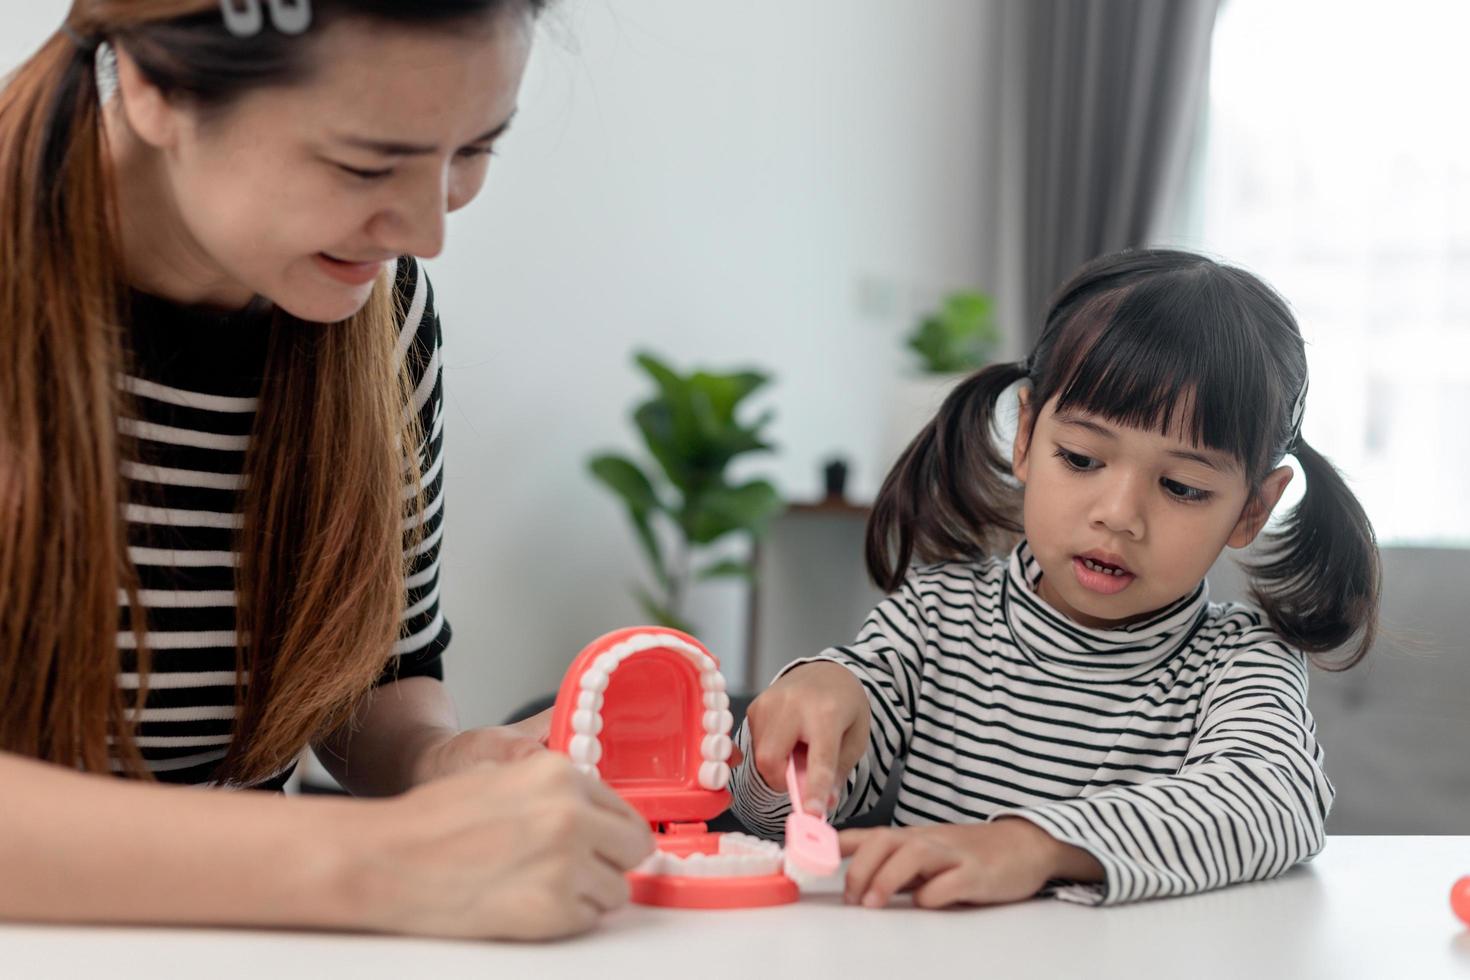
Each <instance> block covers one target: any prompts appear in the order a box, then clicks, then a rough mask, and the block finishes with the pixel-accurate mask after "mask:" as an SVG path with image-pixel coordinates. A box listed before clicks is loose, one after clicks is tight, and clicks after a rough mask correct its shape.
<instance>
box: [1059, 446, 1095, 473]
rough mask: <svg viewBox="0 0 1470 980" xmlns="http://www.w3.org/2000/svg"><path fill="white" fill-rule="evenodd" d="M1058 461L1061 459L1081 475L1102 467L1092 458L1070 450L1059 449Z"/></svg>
mask: <svg viewBox="0 0 1470 980" xmlns="http://www.w3.org/2000/svg"><path fill="white" fill-rule="evenodd" d="M1057 459H1060V460H1061V461H1062V462H1063V463H1065V464H1067V466H1068V467H1070V468H1071V469H1074V470H1077V471H1078V472H1079V473H1089V472H1091V471H1092V470H1095V469H1097V468H1098V467H1099V466H1100V465H1102V464H1100V463H1099V462H1098V461H1097V460H1095V459H1093V458H1092V457H1091V456H1084V455H1082V454H1081V453H1074V452H1072V451H1071V450H1069V449H1062V448H1060V447H1058V448H1057Z"/></svg>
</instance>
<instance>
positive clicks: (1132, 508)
mask: <svg viewBox="0 0 1470 980" xmlns="http://www.w3.org/2000/svg"><path fill="white" fill-rule="evenodd" d="M1141 483H1142V481H1141V480H1139V479H1135V478H1133V477H1130V476H1124V477H1120V478H1118V479H1116V480H1114V481H1112V482H1110V483H1109V484H1107V485H1106V486H1104V488H1103V491H1102V493H1101V494H1099V495H1098V496H1097V497H1096V498H1095V499H1094V500H1093V503H1092V513H1091V514H1090V515H1089V516H1090V519H1091V522H1092V525H1093V526H1094V527H1099V528H1102V529H1105V530H1107V531H1110V532H1112V533H1114V534H1122V535H1127V536H1128V537H1131V538H1134V539H1141V538H1142V537H1143V532H1144V517H1143V514H1144V508H1143V492H1144V490H1145V489H1146V488H1145V487H1143V486H1142V485H1141Z"/></svg>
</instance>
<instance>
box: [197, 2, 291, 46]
mask: <svg viewBox="0 0 1470 980" xmlns="http://www.w3.org/2000/svg"><path fill="white" fill-rule="evenodd" d="M266 6H269V8H270V14H271V23H272V24H274V25H275V28H276V30H278V31H280V32H281V33H282V34H301V33H304V32H305V31H306V29H307V28H308V27H310V26H311V0H219V9H220V13H221V14H222V15H223V16H224V20H225V29H226V30H228V31H229V32H230V33H231V34H233V35H235V36H236V37H254V36H255V35H257V34H259V33H260V32H261V30H262V29H263V28H264V27H265V7H266Z"/></svg>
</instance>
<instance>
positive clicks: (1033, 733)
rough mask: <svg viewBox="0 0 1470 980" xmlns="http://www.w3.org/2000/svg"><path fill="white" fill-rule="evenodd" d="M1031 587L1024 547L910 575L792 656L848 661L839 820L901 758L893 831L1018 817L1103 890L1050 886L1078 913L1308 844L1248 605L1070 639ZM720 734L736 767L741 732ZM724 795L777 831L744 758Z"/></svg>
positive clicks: (1314, 765) (1302, 757) (1288, 658)
mask: <svg viewBox="0 0 1470 980" xmlns="http://www.w3.org/2000/svg"><path fill="white" fill-rule="evenodd" d="M1040 578H1041V569H1040V567H1039V566H1038V565H1037V564H1036V561H1035V559H1034V558H1033V557H1032V556H1031V554H1030V551H1029V549H1028V548H1027V546H1026V544H1025V542H1024V541H1023V542H1022V543H1021V544H1020V545H1019V546H1018V547H1017V548H1016V550H1015V551H1014V552H1012V554H1011V556H1010V558H1009V560H1000V559H992V560H989V561H985V562H982V563H974V564H969V563H946V564H939V565H930V566H925V567H921V568H918V569H916V570H913V571H911V572H910V573H909V575H908V576H907V578H906V580H905V582H904V583H903V585H902V586H901V587H900V589H899V590H898V591H897V592H895V593H894V594H892V595H890V596H888V597H887V598H886V599H884V600H883V602H882V603H880V604H879V605H878V607H877V608H876V609H875V610H874V611H873V613H872V615H871V616H870V617H869V618H868V620H867V622H866V624H865V625H864V627H863V629H862V632H861V634H860V635H859V637H858V639H857V642H856V643H854V644H852V645H850V646H843V647H836V648H833V649H829V650H826V651H824V652H823V653H822V654H821V655H820V657H817V658H809V659H808V660H802V661H798V662H797V663H809V662H810V661H811V660H813V659H829V660H833V661H835V662H837V663H840V664H842V665H843V666H845V667H847V668H848V669H849V670H851V671H852V672H853V674H854V675H856V677H857V678H858V680H859V681H860V682H861V683H862V685H863V688H864V690H865V691H866V692H867V695H868V700H869V703H870V706H871V709H872V735H871V740H870V744H869V749H868V752H867V754H866V756H865V757H864V758H863V759H862V760H861V762H860V763H859V764H858V766H857V768H856V770H855V771H854V772H853V774H852V775H851V777H850V778H849V779H848V781H847V785H846V787H845V790H844V792H843V795H842V802H841V803H840V805H839V812H838V816H839V819H848V818H850V817H852V816H855V815H857V814H859V813H861V812H863V811H865V810H868V809H870V808H871V807H872V806H873V805H874V804H875V803H876V802H877V801H878V799H879V797H880V796H881V795H882V791H883V787H884V785H885V784H886V782H887V780H888V776H889V773H890V772H891V771H892V770H893V768H894V766H895V765H896V764H899V763H901V764H902V766H903V770H902V775H901V777H900V783H899V788H898V796H897V802H896V806H895V810H894V815H893V822H894V824H895V825H899V826H913V825H921V824H935V823H946V824H959V823H980V822H985V821H989V820H994V819H996V818H998V817H1001V816H1018V817H1022V818H1025V819H1027V820H1029V821H1031V822H1032V823H1034V824H1036V825H1037V826H1039V827H1041V828H1042V829H1044V830H1045V831H1047V832H1048V833H1049V834H1051V835H1052V836H1053V837H1055V838H1057V839H1058V840H1060V841H1063V842H1064V843H1067V844H1073V845H1075V846H1077V847H1080V848H1083V849H1084V850H1086V851H1088V852H1089V853H1091V854H1092V855H1093V856H1094V857H1096V858H1097V860H1098V861H1099V862H1100V863H1101V864H1102V866H1103V868H1104V869H1105V871H1106V881H1105V882H1104V883H1102V884H1079V883H1059V884H1056V885H1055V886H1054V888H1053V889H1052V891H1053V893H1054V894H1056V895H1058V896H1059V897H1062V898H1065V899H1069V900H1072V901H1077V902H1082V903H1087V904H1097V903H1106V904H1111V903H1117V902H1127V901H1133V900H1136V899H1143V898H1154V897H1159V896H1165V895H1183V894H1188V893H1192V892H1198V891H1203V890H1205V889H1210V888H1216V887H1219V886H1222V885H1226V884H1230V883H1232V882H1239V881H1249V880H1255V879H1262V878H1270V877H1273V876H1275V875H1278V874H1280V873H1281V872H1283V871H1285V870H1286V869H1287V868H1290V867H1291V866H1292V865H1294V864H1296V863H1297V862H1299V861H1302V860H1304V859H1306V858H1309V857H1311V856H1312V855H1314V854H1316V853H1317V852H1318V851H1319V850H1320V849H1321V847H1322V843H1323V825H1324V822H1325V821H1326V818H1327V812H1328V809H1329V808H1330V807H1331V805H1332V799H1333V788H1332V784H1331V783H1330V782H1329V781H1328V780H1327V777H1326V775H1325V774H1324V773H1323V770H1322V751H1321V748H1320V747H1319V746H1318V744H1317V740H1316V726H1315V724H1314V723H1313V721H1312V716H1311V714H1310V712H1309V711H1308V709H1307V669H1306V662H1305V659H1304V658H1303V656H1302V655H1301V653H1300V652H1299V651H1297V650H1294V649H1292V648H1291V647H1289V646H1287V645H1286V644H1285V643H1284V642H1282V640H1281V639H1280V638H1279V637H1277V636H1276V635H1275V634H1274V633H1273V632H1272V631H1271V630H1270V628H1269V626H1267V625H1266V622H1265V617H1264V616H1263V614H1262V613H1261V612H1260V611H1259V610H1256V609H1254V608H1251V607H1249V606H1244V605H1240V604H1235V603H1211V602H1209V601H1208V594H1207V587H1206V585H1205V584H1204V583H1201V584H1200V586H1199V588H1197V589H1196V590H1195V591H1194V592H1193V593H1192V594H1190V595H1188V596H1185V597H1184V598H1183V599H1181V600H1179V601H1178V602H1176V603H1174V604H1173V605H1171V606H1169V607H1168V608H1166V609H1162V610H1160V611H1159V612H1158V613H1156V614H1154V615H1153V616H1150V617H1149V618H1148V619H1147V620H1144V621H1140V622H1137V623H1134V624H1131V625H1129V626H1128V627H1126V628H1124V629H1120V630H1111V631H1105V630H1094V629H1087V628H1084V627H1081V626H1078V625H1077V624H1075V623H1073V622H1071V621H1070V620H1068V619H1066V618H1065V617H1064V616H1062V615H1061V614H1060V613H1058V612H1057V611H1055V610H1054V609H1052V608H1051V607H1050V606H1049V605H1048V604H1047V603H1046V602H1045V601H1043V600H1042V599H1041V598H1040V597H1039V596H1038V595H1037V593H1036V585H1037V583H1038V582H1039V581H1040ZM791 666H792V667H794V666H796V664H792V665H791ZM786 669H787V670H790V669H791V667H787V668H786ZM739 739H740V744H741V748H742V749H743V750H745V751H746V753H747V754H746V757H747V758H749V757H750V756H749V748H750V739H749V729H748V726H746V727H742V729H741V731H740V734H739ZM732 790H733V792H734V795H735V802H734V809H735V813H736V815H737V816H738V817H740V818H741V820H742V821H743V822H744V823H745V824H746V825H747V826H748V827H750V828H751V829H753V830H755V831H756V832H758V833H762V834H766V835H770V836H778V835H779V834H780V833H781V832H782V829H783V827H782V822H783V820H784V818H785V816H786V814H787V813H788V812H789V803H788V802H787V799H786V797H785V796H784V795H780V794H776V793H774V792H773V791H771V790H770V788H769V787H767V786H766V785H765V783H764V782H763V781H762V780H761V779H760V777H759V775H758V774H757V773H756V772H755V767H754V766H753V765H748V764H747V765H742V766H741V767H740V768H739V769H738V770H737V771H736V773H735V775H734V779H733V781H732Z"/></svg>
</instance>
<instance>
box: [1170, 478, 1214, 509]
mask: <svg viewBox="0 0 1470 980" xmlns="http://www.w3.org/2000/svg"><path fill="white" fill-rule="evenodd" d="M1159 483H1160V484H1161V485H1162V486H1163V488H1164V491H1165V492H1166V493H1168V494H1169V496H1171V497H1173V498H1174V499H1175V500H1183V501H1186V502H1188V503H1192V504H1197V503H1203V502H1204V501H1206V500H1209V499H1210V497H1212V496H1214V494H1212V493H1211V492H1210V491H1209V490H1201V489H1199V488H1198V487H1191V486H1188V485H1186V484H1183V483H1180V482H1179V481H1177V480H1168V479H1165V480H1160V481H1159Z"/></svg>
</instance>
